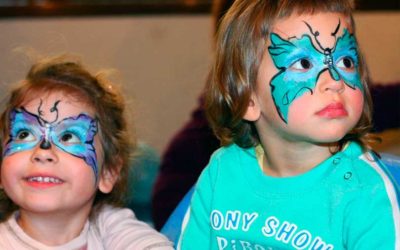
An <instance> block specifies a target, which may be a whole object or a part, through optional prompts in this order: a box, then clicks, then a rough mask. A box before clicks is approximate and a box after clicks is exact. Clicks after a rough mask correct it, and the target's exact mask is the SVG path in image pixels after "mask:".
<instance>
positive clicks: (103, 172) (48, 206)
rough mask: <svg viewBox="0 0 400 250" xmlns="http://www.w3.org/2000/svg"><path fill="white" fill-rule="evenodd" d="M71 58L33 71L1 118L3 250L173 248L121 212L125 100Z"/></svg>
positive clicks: (52, 61) (0, 238)
mask: <svg viewBox="0 0 400 250" xmlns="http://www.w3.org/2000/svg"><path fill="white" fill-rule="evenodd" d="M67 59H68V58H67V57H66V56H60V57H57V58H51V59H46V60H43V61H40V62H38V63H37V64H35V65H33V66H32V68H31V69H30V71H29V73H28V74H27V77H26V79H25V80H24V81H22V82H21V85H20V86H18V87H17V88H15V89H14V90H13V91H12V92H11V95H10V99H9V101H8V104H7V105H6V108H5V111H4V112H3V113H2V115H1V120H0V142H1V143H0V145H1V148H0V150H1V157H0V159H1V187H2V192H1V201H0V202H1V210H0V214H2V215H3V216H4V218H5V219H6V220H4V221H3V222H2V223H1V224H0V249H41V250H43V249H49V250H50V249H59V250H61V249H66V250H72V249H93V250H98V249H124V250H125V249H173V248H172V247H171V243H170V242H169V241H168V240H167V239H166V238H165V237H164V236H162V235H160V234H159V233H157V232H156V231H155V230H153V229H152V228H150V227H149V226H148V225H146V224H145V223H142V222H139V221H137V220H136V219H135V217H134V215H133V213H132V212H131V211H130V210H128V209H122V208H117V207H118V206H120V205H121V204H122V201H123V198H124V188H125V186H126V181H127V179H126V177H127V168H128V164H129V154H130V152H131V151H132V146H133V144H132V143H131V142H130V139H129V138H130V135H129V134H128V126H127V122H126V119H125V111H124V109H125V106H124V102H123V99H122V96H121V94H120V93H119V92H118V91H117V90H116V89H115V87H114V86H113V85H111V83H108V82H106V81H105V80H104V79H102V77H101V74H99V75H96V76H94V75H92V74H90V73H89V72H88V71H87V70H86V69H85V68H84V67H83V66H82V65H81V64H80V63H78V62H75V61H71V60H67Z"/></svg>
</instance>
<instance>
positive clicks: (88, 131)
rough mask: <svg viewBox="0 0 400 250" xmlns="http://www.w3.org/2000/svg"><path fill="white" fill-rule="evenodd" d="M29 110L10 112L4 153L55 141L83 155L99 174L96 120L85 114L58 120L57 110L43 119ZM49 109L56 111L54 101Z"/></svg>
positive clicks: (55, 143)
mask: <svg viewBox="0 0 400 250" xmlns="http://www.w3.org/2000/svg"><path fill="white" fill-rule="evenodd" d="M38 111H39V112H38V113H39V116H38V115H35V114H32V113H30V112H28V111H27V110H25V109H24V108H20V109H14V110H12V111H11V113H10V138H9V140H8V142H7V144H6V145H5V149H4V155H3V156H8V155H12V154H14V153H17V152H21V151H25V150H30V149H32V148H34V147H36V146H37V145H38V144H39V145H40V148H42V149H49V148H51V146H52V145H55V146H56V147H58V148H59V149H61V150H63V151H65V152H66V153H68V154H71V155H73V156H76V157H78V158H81V159H83V160H84V161H85V162H86V164H88V165H89V166H90V167H91V168H92V169H93V172H94V174H95V177H96V179H97V177H98V166H97V158H96V150H95V147H94V137H95V135H96V133H97V131H98V127H97V126H98V125H97V120H96V119H93V118H92V117H90V116H88V115H86V114H83V113H82V114H79V115H78V116H74V117H68V118H65V119H63V120H61V121H57V120H58V114H57V117H56V119H55V120H54V121H53V122H48V121H45V120H44V119H43V118H42V117H41V116H40V115H41V111H40V107H39V110H38ZM51 112H58V111H57V103H56V104H55V105H54V107H53V109H52V110H51Z"/></svg>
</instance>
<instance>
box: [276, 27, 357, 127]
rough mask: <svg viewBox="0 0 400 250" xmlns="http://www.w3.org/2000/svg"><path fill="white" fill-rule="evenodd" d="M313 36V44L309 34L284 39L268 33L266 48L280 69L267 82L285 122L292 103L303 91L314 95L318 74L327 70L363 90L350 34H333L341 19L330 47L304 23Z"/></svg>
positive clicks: (352, 37)
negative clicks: (321, 42)
mask: <svg viewBox="0 0 400 250" xmlns="http://www.w3.org/2000/svg"><path fill="white" fill-rule="evenodd" d="M305 24H306V25H307V27H308V28H309V30H310V33H311V34H312V35H313V36H314V39H315V41H316V43H317V47H316V46H314V44H313V42H312V38H311V36H310V35H309V34H304V35H302V36H301V37H300V38H297V37H292V38H289V39H287V40H285V39H283V38H281V37H280V36H279V35H278V34H276V33H271V36H270V39H271V45H270V46H269V47H268V51H269V53H270V55H271V58H272V61H273V63H274V65H275V67H276V68H278V69H279V72H278V73H277V74H276V75H274V76H273V78H272V79H271V82H270V86H271V93H272V98H273V100H274V103H275V106H276V109H277V111H278V113H279V115H280V117H281V119H282V120H283V121H284V122H285V123H287V122H288V113H289V108H290V105H291V103H292V102H293V101H294V100H295V99H296V98H299V97H300V96H302V95H303V94H305V93H311V94H313V92H314V89H315V86H316V84H317V82H318V79H319V76H320V75H321V74H322V73H323V72H325V71H329V74H330V76H331V77H332V79H334V80H335V81H339V80H343V82H344V83H345V84H346V85H347V86H349V87H350V88H352V89H355V88H358V89H360V90H361V91H363V85H362V82H361V78H360V75H359V72H358V70H357V68H358V65H359V63H358V52H357V51H358V48H357V43H356V40H355V38H354V36H353V35H352V34H350V33H349V31H348V30H347V29H343V34H342V36H340V37H338V38H337V37H336V35H337V32H338V30H339V28H340V22H339V24H338V26H337V27H336V29H335V31H334V32H333V33H332V34H331V35H332V36H333V37H334V38H335V45H334V46H333V47H332V48H324V47H323V46H322V45H321V44H320V43H319V40H318V36H319V32H318V31H316V32H314V31H313V30H312V27H311V26H310V25H309V24H307V23H305Z"/></svg>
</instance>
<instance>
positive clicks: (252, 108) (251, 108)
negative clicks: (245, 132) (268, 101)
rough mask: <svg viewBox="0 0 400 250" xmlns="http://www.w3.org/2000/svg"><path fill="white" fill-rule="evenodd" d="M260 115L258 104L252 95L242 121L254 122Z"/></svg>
mask: <svg viewBox="0 0 400 250" xmlns="http://www.w3.org/2000/svg"><path fill="white" fill-rule="evenodd" d="M260 115H261V108H260V104H259V102H258V100H257V97H256V96H255V94H254V93H252V94H251V97H250V101H249V104H248V106H247V110H246V112H245V113H244V116H243V119H245V120H247V121H250V122H255V121H257V120H258V118H260Z"/></svg>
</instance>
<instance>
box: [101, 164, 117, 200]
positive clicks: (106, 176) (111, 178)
mask: <svg viewBox="0 0 400 250" xmlns="http://www.w3.org/2000/svg"><path fill="white" fill-rule="evenodd" d="M117 162H118V163H117V165H116V166H114V167H112V168H110V169H108V170H104V172H102V174H101V176H100V179H99V190H100V191H101V192H102V193H105V194H107V193H110V192H111V191H112V189H113V187H114V185H115V183H116V182H117V180H118V177H119V173H120V172H121V167H122V162H121V161H120V160H118V161H117Z"/></svg>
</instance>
